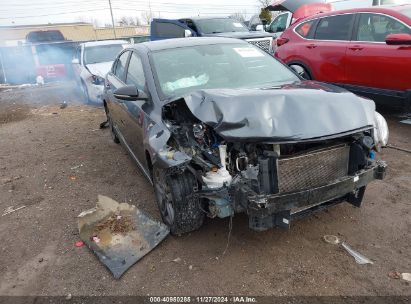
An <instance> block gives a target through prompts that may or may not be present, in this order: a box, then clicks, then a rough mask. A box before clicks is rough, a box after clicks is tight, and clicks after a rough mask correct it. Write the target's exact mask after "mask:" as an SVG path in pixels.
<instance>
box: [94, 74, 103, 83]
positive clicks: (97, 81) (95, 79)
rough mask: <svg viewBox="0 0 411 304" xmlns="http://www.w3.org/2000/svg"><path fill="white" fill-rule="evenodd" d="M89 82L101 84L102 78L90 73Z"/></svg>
mask: <svg viewBox="0 0 411 304" xmlns="http://www.w3.org/2000/svg"><path fill="white" fill-rule="evenodd" d="M91 82H92V83H93V84H95V85H103V84H104V78H103V77H100V76H96V75H91Z"/></svg>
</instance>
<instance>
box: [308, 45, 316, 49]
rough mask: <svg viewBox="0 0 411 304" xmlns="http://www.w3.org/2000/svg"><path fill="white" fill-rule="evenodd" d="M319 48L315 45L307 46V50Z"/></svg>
mask: <svg viewBox="0 0 411 304" xmlns="http://www.w3.org/2000/svg"><path fill="white" fill-rule="evenodd" d="M316 47H317V46H316V45H315V44H309V45H307V46H306V48H307V49H315V48H316Z"/></svg>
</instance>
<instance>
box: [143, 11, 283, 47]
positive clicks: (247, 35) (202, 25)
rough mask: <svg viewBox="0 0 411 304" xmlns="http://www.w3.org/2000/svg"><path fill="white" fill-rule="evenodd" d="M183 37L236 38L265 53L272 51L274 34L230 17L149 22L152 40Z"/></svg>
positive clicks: (155, 20)
mask: <svg viewBox="0 0 411 304" xmlns="http://www.w3.org/2000/svg"><path fill="white" fill-rule="evenodd" d="M183 37H228V38H237V39H242V40H245V41H247V42H248V43H251V44H254V45H256V46H258V47H259V48H261V49H262V50H264V51H266V52H267V53H270V54H273V53H274V52H273V38H274V37H275V36H273V35H272V34H270V33H267V32H264V31H250V30H249V29H248V28H247V27H246V26H245V25H244V24H243V23H241V22H240V21H238V20H235V19H232V18H228V17H227V18H221V17H220V18H206V17H195V18H186V19H178V20H169V19H154V20H153V21H152V22H151V40H152V41H155V40H162V39H170V38H183Z"/></svg>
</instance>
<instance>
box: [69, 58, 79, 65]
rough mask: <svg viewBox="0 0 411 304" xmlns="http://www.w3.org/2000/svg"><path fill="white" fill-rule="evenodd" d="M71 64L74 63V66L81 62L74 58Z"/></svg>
mask: <svg viewBox="0 0 411 304" xmlns="http://www.w3.org/2000/svg"><path fill="white" fill-rule="evenodd" d="M71 63H72V64H80V61H79V60H78V58H74V59H73V60H72V61H71Z"/></svg>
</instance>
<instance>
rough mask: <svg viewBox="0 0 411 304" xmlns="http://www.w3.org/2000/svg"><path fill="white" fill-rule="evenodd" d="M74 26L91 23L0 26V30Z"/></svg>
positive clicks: (89, 24)
mask: <svg viewBox="0 0 411 304" xmlns="http://www.w3.org/2000/svg"><path fill="white" fill-rule="evenodd" d="M73 25H74V26H76V25H88V26H93V25H92V24H91V23H86V22H69V23H47V24H27V25H0V29H2V28H7V29H14V28H35V27H36V28H37V27H40V28H44V27H53V26H73Z"/></svg>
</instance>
